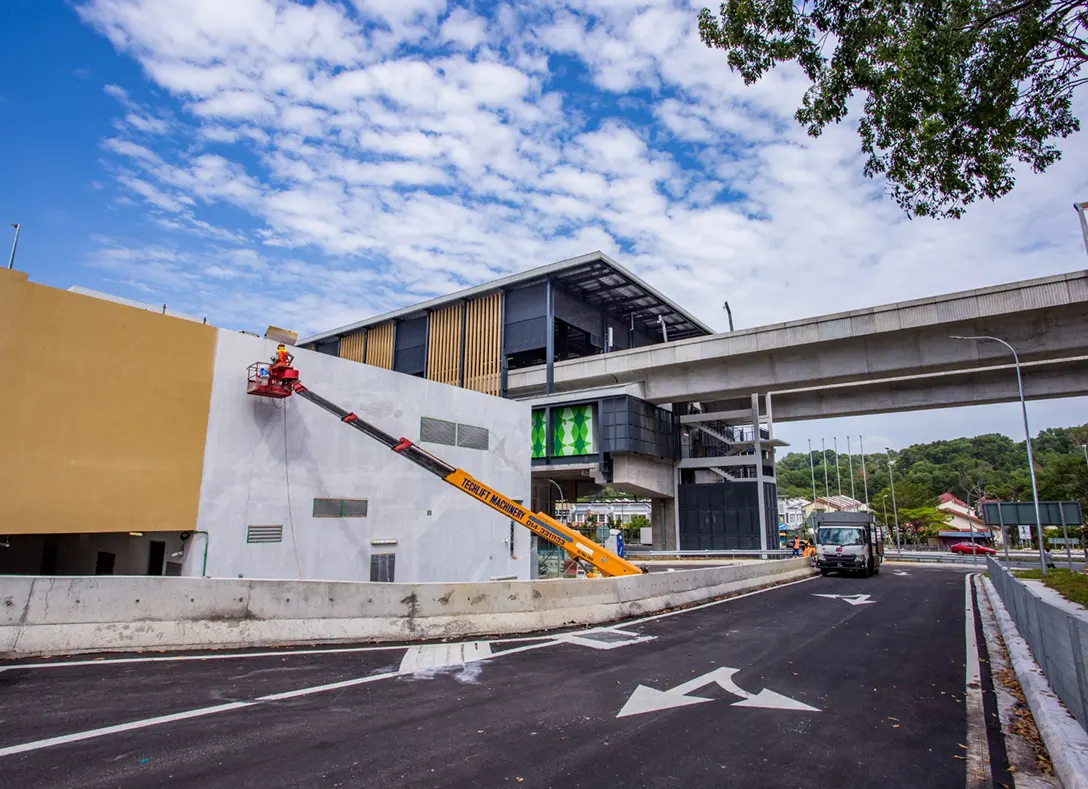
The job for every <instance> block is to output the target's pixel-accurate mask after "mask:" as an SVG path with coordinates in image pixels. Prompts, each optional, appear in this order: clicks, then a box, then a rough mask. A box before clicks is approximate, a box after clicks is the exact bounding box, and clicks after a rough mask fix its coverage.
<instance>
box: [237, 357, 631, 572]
mask: <svg viewBox="0 0 1088 789" xmlns="http://www.w3.org/2000/svg"><path fill="white" fill-rule="evenodd" d="M293 362H294V357H293V356H290V355H289V356H288V357H287V360H286V363H283V362H276V363H273V364H269V363H268V362H254V363H253V364H251V365H250V366H249V368H248V370H247V377H248V381H247V383H248V386H247V394H251V395H254V396H256V397H270V398H275V399H283V398H287V397H290V396H291V395H293V394H296V395H298V396H299V397H301V398H302V399H304V400H308V401H310V402H311V403H313V404H314V405H316V406H318V407H319V408H323V409H325V410H326V411H328V412H329V413H330V414H332V415H334V416H335V417H336V418H337V419H339V420H340V421H341V422H344V423H345V424H347V425H350V426H351V427H354V428H355V429H356V430H358V431H360V432H362V433H365V434H366V435H368V436H370V437H371V438H373V439H374V440H375V441H377V442H379V443H381V444H384V445H385V446H387V447H389V449H391V450H393V451H394V452H396V453H397V454H398V455H401V456H403V457H405V458H407V459H408V460H410V461H412V462H413V463H415V464H416V465H417V466H420V467H421V468H423V469H425V470H427V471H429V472H431V473H432V474H434V475H435V476H437V477H441V478H442V479H443V480H445V481H446V482H448V483H449V484H450V485H453V486H454V487H455V488H457V489H458V490H460V491H463V492H464V493H467V494H468V495H470V496H472V497H473V498H475V499H476V500H478V501H481V502H483V503H484V504H486V505H487V506H489V507H491V509H493V510H496V511H498V512H501V513H502V514H503V515H505V516H507V517H508V518H510V519H512V520H515V521H517V522H518V523H520V524H521V525H522V526H524V527H525V528H527V529H529V531H531V532H533V534H536V535H537V536H538V537H540V538H542V539H545V540H547V541H548V542H550V543H552V544H554V545H558V546H559V547H560V548H562V549H563V550H564V551H566V552H567V554H569V555H570V557H571V558H572V559H575V560H578V561H583V562H586V563H588V564H590V565H592V566H593V567H595V568H596V569H597V570H598V571H599V572H600V573H601V574H602V575H606V576H619V575H640V574H641V573H642V570H641V569H640V568H639V567H638V566H636V565H634V564H632V563H631V562H629V561H627V560H626V559H623V558H621V557H619V556H617V555H616V554H614V553H612V552H611V551H609V550H608V549H607V548H605V547H603V546H601V545H597V544H596V543H595V542H592V541H590V540H588V539H586V538H585V537H583V536H582V535H581V534H579V533H578V532H576V531H574V530H573V529H570V528H568V527H566V526H564V525H563V524H561V523H559V522H558V521H557V520H555V519H554V518H551V517H550V516H548V515H545V514H544V513H542V512H538V513H536V514H533V513H530V512H529V511H528V510H527V509H525V508H524V507H522V506H521V505H520V504H518V503H517V502H515V501H512V500H511V499H508V498H506V496H504V495H502V494H501V493H499V492H497V491H495V490H492V489H491V488H489V487H488V486H487V485H484V484H483V483H482V482H480V481H479V480H477V479H474V478H473V477H472V476H471V475H470V474H468V473H466V472H465V471H463V470H462V469H459V468H454V467H453V466H451V465H450V464H449V463H446V462H445V461H444V460H441V459H440V458H437V457H435V456H434V455H432V454H431V453H430V452H427V451H426V450H424V449H421V448H420V447H419V446H417V445H416V444H414V443H412V442H411V441H409V440H408V439H407V438H399V439H398V438H395V437H393V436H391V435H390V434H389V433H386V432H385V431H383V430H381V429H380V428H378V427H376V426H375V425H372V424H371V423H370V422H367V421H366V420H365V419H363V418H361V417H360V416H358V415H357V414H355V413H352V412H351V411H347V410H345V409H343V408H341V407H340V406H338V405H336V404H335V403H332V402H330V401H328V400H326V399H325V398H324V397H322V396H321V395H319V394H317V393H316V392H312V391H310V390H309V389H307V388H306V387H305V386H303V385H302V383H301V382H300V381H299V375H298V370H296V369H295V368H294V367H292V366H291V365H292V364H293Z"/></svg>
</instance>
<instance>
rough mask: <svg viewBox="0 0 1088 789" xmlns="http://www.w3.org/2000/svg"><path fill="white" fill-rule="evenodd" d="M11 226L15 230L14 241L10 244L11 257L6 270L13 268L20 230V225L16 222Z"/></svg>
mask: <svg viewBox="0 0 1088 789" xmlns="http://www.w3.org/2000/svg"><path fill="white" fill-rule="evenodd" d="M11 226H12V227H14V228H15V240H14V241H12V242H11V257H9V258H8V268H9V269H13V268H15V248H16V247H17V246H19V231H20V230H21V229H22V227H23V226H22V225H20V224H19V223H18V222H12V223H11Z"/></svg>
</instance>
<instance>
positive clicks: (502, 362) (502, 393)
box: [499, 290, 770, 397]
mask: <svg viewBox="0 0 1088 789" xmlns="http://www.w3.org/2000/svg"><path fill="white" fill-rule="evenodd" d="M499 293H500V296H499V298H500V299H502V304H501V305H500V306H499V397H506V373H507V369H506V291H505V290H502V291H499ZM768 397H770V395H768Z"/></svg>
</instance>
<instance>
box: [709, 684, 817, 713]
mask: <svg viewBox="0 0 1088 789" xmlns="http://www.w3.org/2000/svg"><path fill="white" fill-rule="evenodd" d="M730 706H731V707H762V708H764V709H769V710H797V711H798V712H819V711H820V710H818V709H817V708H816V707H810V706H808V705H807V704H805V703H803V702H800V701H798V700H797V699H791V698H790V697H789V696H783V695H782V694H781V693H775V692H774V691H773V690H768V689H767V688H764V689H763V690H761V691H760V692H759V693H757V694H756V695H754V696H752V697H751V698H748V699H744V700H743V701H735V702H733V703H732V704H731V705H730Z"/></svg>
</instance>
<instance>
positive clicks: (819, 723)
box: [0, 567, 967, 789]
mask: <svg viewBox="0 0 1088 789" xmlns="http://www.w3.org/2000/svg"><path fill="white" fill-rule="evenodd" d="M897 573H905V574H897ZM964 577H965V574H964V571H962V570H954V569H945V568H930V567H927V568H918V569H913V568H896V569H895V570H894V571H890V570H889V568H885V571H884V572H883V573H882V574H881V575H880V576H879V577H876V578H869V579H861V578H840V577H835V576H831V577H828V578H816V579H814V580H811V581H804V582H800V583H795V584H792V585H789V586H784V587H779V588H776V589H772V590H768V591H765V592H761V593H756V594H752V595H748V596H744V597H741V598H736V599H733V600H730V601H726V602H722V603H718V604H712V605H709V606H705V607H700V608H696V609H692V610H688V611H684V612H679V613H676V614H669V615H665V616H662V617H654V618H650V619H647V620H640V621H633V622H627V623H622V624H619V625H616V626H614V627H613V628H611V629H602V630H597V631H588V632H582V633H578V634H566V635H561V636H558V637H556V636H549V637H546V638H536V639H527V640H512V641H500V642H494V643H491V644H477V645H473V646H469V647H468V648H464V647H461V646H460V645H457V646H455V647H453V648H451V647H450V646H449V645H438V646H436V647H424V648H416V649H413V650H411V652H409V650H408V649H407V648H406V647H403V646H401V647H383V648H379V649H370V650H354V651H344V650H342V649H341V650H337V651H332V650H316V651H310V652H299V651H294V652H291V651H276V652H273V653H271V654H268V653H257V652H250V653H247V654H244V655H241V656H237V657H229V658H226V659H222V658H221V657H217V658H216V659H201V656H188V657H186V658H184V659H173V658H169V657H167V658H159V659H157V660H154V661H150V662H148V661H127V662H126V661H118V660H116V658H115V657H107V658H105V659H101V660H94V659H83V658H78V659H77V658H71V659H68V660H52V661H39V662H37V663H36V664H34V667H27V666H26V664H13V663H7V664H0V668H2V669H3V670H0V786H3V787H18V789H32V788H33V787H81V788H85V789H91V788H93V787H150V786H172V787H175V786H176V787H232V788H239V789H241V788H242V787H261V788H262V789H265V788H268V787H323V786H330V787H332V786H344V787H382V789H391V788H392V787H489V786H525V787H556V788H557V789H559V788H560V787H562V789H575V787H602V786H624V787H722V786H743V787H746V788H747V787H805V789H813V787H840V786H850V787H911V788H912V789H915V788H916V787H927V788H929V789H936V788H939V787H956V788H957V789H963V787H964V786H965V775H966V770H965V766H966V761H965V760H964V758H963V754H964V750H963V748H962V746H961V744H964V743H966V742H967V724H966V714H965V704H964V701H965V696H964V692H965V670H964V669H965V613H964ZM572 583H574V582H573V581H572ZM584 583H592V581H584ZM821 595H845V596H846V597H834V596H831V597H828V596H821ZM857 595H862V596H864V595H868V597H857ZM580 639H581V640H580ZM600 647H611V648H600ZM488 652H490V653H491V656H490V657H487V658H485V659H483V660H475V661H472V662H468V663H463V664H460V665H455V666H447V667H444V668H431V669H423V670H419V671H415V672H414V673H401V667H402V666H405V667H406V668H405V671H406V672H407V671H408V667H409V666H410V665H412V666H414V665H419V664H421V663H422V664H427V663H429V662H436V661H437V662H439V663H441V662H443V661H444V660H445V661H448V660H450V659H451V658H450V656H451V655H453V656H454V657H453V658H452V659H453V660H455V661H460V660H461V659H462V658H461V656H462V655H463V654H468V656H469V657H470V658H472V657H484V656H486V655H487V654H488ZM73 663H74V664H73ZM65 664H67V665H65ZM730 669H735V670H736V671H730ZM719 680H720V681H719ZM334 683H341V684H340V685H335V684H334ZM328 685H333V687H325V686H328ZM640 686H642V687H641V688H640ZM678 686H684V687H678ZM669 690H672V692H671V693H662V691H669ZM275 694H284V695H283V696H280V697H278V698H277V697H276V696H275ZM269 696H272V697H273V698H268V697H269ZM262 697H263V698H264V700H260V701H256V702H254V701H253V700H255V699H262ZM696 699H703V700H702V701H697V700H696ZM738 704H740V706H738ZM810 708H812V709H810ZM194 710H195V711H197V713H198V714H197V713H193V711H194ZM621 713H628V714H622V715H621ZM186 715H189V716H191V717H183V716H186ZM149 721H150V722H149ZM133 724H135V725H137V726H139V728H126V725H129V726H131V725H133ZM105 727H117V728H116V729H105V731H103V729H104V728H105ZM71 735H76V736H75V737H72V736H71Z"/></svg>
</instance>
